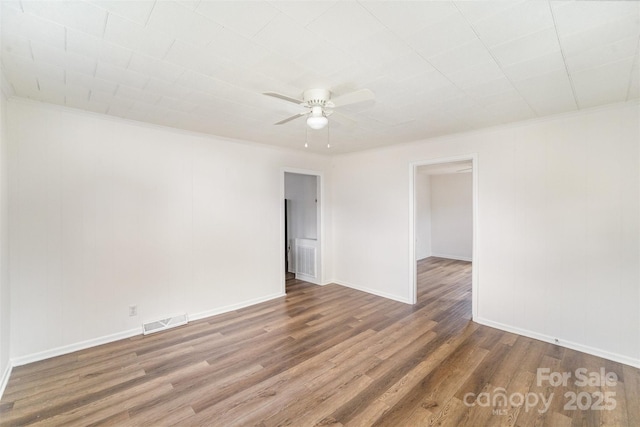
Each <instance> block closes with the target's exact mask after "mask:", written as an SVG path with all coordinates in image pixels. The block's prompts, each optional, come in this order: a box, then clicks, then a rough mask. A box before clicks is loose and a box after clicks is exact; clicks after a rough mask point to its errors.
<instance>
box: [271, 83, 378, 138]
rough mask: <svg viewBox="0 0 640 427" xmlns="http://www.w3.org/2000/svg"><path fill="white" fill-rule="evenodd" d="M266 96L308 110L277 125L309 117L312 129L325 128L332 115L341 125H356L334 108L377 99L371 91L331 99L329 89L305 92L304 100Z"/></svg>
mask: <svg viewBox="0 0 640 427" xmlns="http://www.w3.org/2000/svg"><path fill="white" fill-rule="evenodd" d="M264 95H267V96H272V97H274V98H279V99H283V100H285V101H289V102H293V103H294V104H298V105H301V106H303V107H305V108H306V111H303V112H301V113H298V114H296V115H294V116H291V117H288V118H286V119H284V120H281V121H279V122H278V123H275V124H276V125H282V124H285V123H287V122H290V121H291V120H294V119H297V118H298V117H302V116H308V117H307V125H308V126H309V127H310V128H311V129H322V128H324V127H325V126H326V125H327V123H328V122H329V120H328V119H327V117H328V116H330V115H333V118H334V119H335V120H336V121H337V122H339V123H343V124H353V123H355V121H354V120H353V119H351V118H349V117H347V116H345V115H344V114H340V113H337V112H335V111H333V110H332V108H336V107H342V106H344V105H350V104H356V103H358V102H364V101H370V100H373V99H375V95H374V94H373V92H371V91H370V90H369V89H360V90H356V91H354V92H349V93H345V94H344V95H340V96H337V97H335V98H331V91H329V90H327V89H309V90H305V91H304V93H303V94H302V99H296V98H292V97H290V96H287V95H282V94H279V93H275V92H265V93H264Z"/></svg>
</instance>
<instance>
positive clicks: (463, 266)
mask: <svg viewBox="0 0 640 427" xmlns="http://www.w3.org/2000/svg"><path fill="white" fill-rule="evenodd" d="M411 193H412V197H411V202H412V206H411V209H410V213H411V221H410V224H411V227H412V229H411V234H410V235H411V236H412V237H413V238H412V240H411V245H410V256H411V259H410V266H411V267H410V268H411V270H410V271H411V274H410V276H411V283H410V286H411V295H412V297H413V298H412V302H413V303H414V304H415V303H418V302H419V301H418V286H420V287H421V289H420V292H424V291H425V289H423V287H424V286H428V285H429V284H425V283H422V281H424V280H426V279H425V277H431V276H429V275H427V274H426V273H425V272H426V271H429V270H433V269H440V270H442V269H445V268H446V269H447V270H448V271H449V272H450V273H447V274H455V270H458V271H459V272H460V274H461V275H467V276H468V277H469V279H470V280H468V281H467V283H468V288H469V289H468V292H471V313H469V314H470V315H471V317H472V318H474V317H477V285H478V283H477V269H478V265H477V259H478V257H477V250H476V247H477V238H476V232H475V230H476V228H477V227H476V222H477V161H476V157H475V155H469V156H464V157H456V158H446V159H438V160H433V161H425V162H419V163H414V164H412V166H411ZM472 266H473V268H472ZM467 295H468V293H467Z"/></svg>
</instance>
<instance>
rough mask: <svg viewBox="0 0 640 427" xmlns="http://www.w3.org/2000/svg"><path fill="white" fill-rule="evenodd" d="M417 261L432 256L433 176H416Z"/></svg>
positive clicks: (418, 174)
mask: <svg viewBox="0 0 640 427" xmlns="http://www.w3.org/2000/svg"><path fill="white" fill-rule="evenodd" d="M415 185H416V186H415V191H416V207H415V209H416V229H415V233H416V260H420V259H424V258H428V257H430V256H431V176H430V175H429V174H428V173H421V172H418V173H417V174H416V183H415Z"/></svg>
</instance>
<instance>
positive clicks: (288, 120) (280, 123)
mask: <svg viewBox="0 0 640 427" xmlns="http://www.w3.org/2000/svg"><path fill="white" fill-rule="evenodd" d="M307 114H309V113H298V114H296V115H295V116H291V117H288V118H286V119H284V120H280V121H279V122H278V123H274V124H276V125H283V124H285V123H287V122H290V121H291V120H295V119H297V118H298V117H302V116H306V115H307Z"/></svg>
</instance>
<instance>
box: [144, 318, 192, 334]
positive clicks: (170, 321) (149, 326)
mask: <svg viewBox="0 0 640 427" xmlns="http://www.w3.org/2000/svg"><path fill="white" fill-rule="evenodd" d="M187 323H189V320H188V319H187V313H183V314H176V315H175V316H171V317H167V318H164V319H159V320H154V321H151V322H147V323H143V324H142V332H143V334H144V335H148V334H152V333H154V332H160V331H164V330H165V329H169V328H175V327H176V326H181V325H186V324H187Z"/></svg>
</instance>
